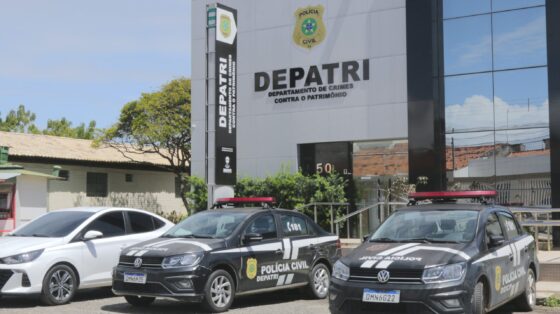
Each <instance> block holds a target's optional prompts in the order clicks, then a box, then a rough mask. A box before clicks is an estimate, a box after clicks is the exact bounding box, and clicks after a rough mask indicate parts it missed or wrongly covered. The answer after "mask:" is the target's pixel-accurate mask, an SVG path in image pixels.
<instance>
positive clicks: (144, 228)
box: [128, 212, 154, 233]
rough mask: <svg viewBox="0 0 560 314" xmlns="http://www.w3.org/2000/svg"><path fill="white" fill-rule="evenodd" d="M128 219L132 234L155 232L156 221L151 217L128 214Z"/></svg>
mask: <svg viewBox="0 0 560 314" xmlns="http://www.w3.org/2000/svg"><path fill="white" fill-rule="evenodd" d="M128 218H129V220H130V227H131V228H132V233H141V232H150V231H153V230H154V221H153V220H152V216H150V215H146V214H142V213H137V212H128Z"/></svg>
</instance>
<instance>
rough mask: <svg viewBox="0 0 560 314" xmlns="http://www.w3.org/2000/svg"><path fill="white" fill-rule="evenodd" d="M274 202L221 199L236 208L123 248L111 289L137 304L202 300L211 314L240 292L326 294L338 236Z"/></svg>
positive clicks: (200, 217)
mask: <svg viewBox="0 0 560 314" xmlns="http://www.w3.org/2000/svg"><path fill="white" fill-rule="evenodd" d="M273 201H274V200H273V199H272V198H229V199H220V200H218V204H219V205H221V206H220V207H223V205H227V204H229V205H231V204H233V205H235V206H234V207H230V208H223V209H212V210H206V211H203V212H199V213H197V214H194V215H192V216H190V217H188V218H187V219H185V220H183V221H182V222H180V223H178V224H177V225H176V226H175V227H174V228H172V229H171V230H169V231H168V232H166V233H165V234H164V235H163V236H161V237H160V238H157V239H154V240H151V241H147V242H143V243H140V244H138V245H134V246H132V247H129V248H126V249H124V250H123V251H122V253H121V256H120V261H119V264H118V266H117V267H116V268H115V269H114V272H113V291H114V292H115V294H117V295H122V296H124V297H125V298H126V300H127V301H128V302H129V303H130V304H132V305H134V306H147V305H149V304H151V303H152V302H153V301H154V299H155V298H156V297H168V298H169V297H170V298H175V299H179V300H185V301H191V302H202V304H203V305H204V306H205V307H206V309H207V310H209V311H210V312H223V311H226V310H228V309H229V307H230V306H231V304H232V302H233V300H234V297H235V296H237V295H243V294H253V293H259V292H266V291H276V290H281V289H289V288H297V287H302V288H306V289H307V291H308V292H309V294H310V295H311V296H312V297H315V298H326V296H327V294H328V287H329V283H330V274H331V270H332V265H333V264H334V263H335V262H336V260H337V259H338V258H339V257H340V241H339V238H338V237H337V236H335V235H333V234H330V233H328V232H326V231H324V230H323V229H321V227H319V226H318V225H317V224H315V223H314V222H313V221H312V220H311V219H310V218H309V217H307V216H305V215H303V214H300V213H297V212H295V211H291V210H283V209H276V208H272V207H271V206H269V205H268V204H270V203H272V202H273ZM241 203H262V204H263V205H264V206H261V207H251V208H244V207H239V206H238V205H239V204H241Z"/></svg>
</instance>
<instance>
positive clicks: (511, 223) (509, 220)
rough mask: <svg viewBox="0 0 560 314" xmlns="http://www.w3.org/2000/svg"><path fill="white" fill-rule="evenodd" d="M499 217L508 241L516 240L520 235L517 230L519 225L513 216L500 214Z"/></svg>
mask: <svg viewBox="0 0 560 314" xmlns="http://www.w3.org/2000/svg"><path fill="white" fill-rule="evenodd" d="M498 217H499V218H500V221H501V222H502V226H504V229H505V231H506V234H507V237H508V239H510V240H511V239H515V238H517V237H518V236H519V235H520V233H519V230H517V224H516V223H515V220H513V217H511V215H509V214H505V213H500V214H499V215H498Z"/></svg>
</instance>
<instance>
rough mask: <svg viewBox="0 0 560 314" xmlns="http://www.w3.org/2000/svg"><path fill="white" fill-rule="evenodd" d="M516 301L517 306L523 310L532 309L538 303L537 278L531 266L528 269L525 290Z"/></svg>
mask: <svg viewBox="0 0 560 314" xmlns="http://www.w3.org/2000/svg"><path fill="white" fill-rule="evenodd" d="M515 301H516V302H515V303H516V305H517V308H518V309H519V310H521V311H532V310H533V309H534V308H535V304H536V303H537V280H536V277H535V272H534V271H533V270H532V269H531V268H529V270H528V271H527V282H526V283H525V290H524V291H523V294H521V295H520V296H519V297H517V299H516V300H515Z"/></svg>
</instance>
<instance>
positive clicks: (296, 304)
mask: <svg viewBox="0 0 560 314" xmlns="http://www.w3.org/2000/svg"><path fill="white" fill-rule="evenodd" d="M0 313H10V314H11V313H17V314H19V313H26V314H27V313H37V314H50V313H52V314H55V313H56V314H59V313H72V314H75V313H139V314H140V313H141V314H151V313H153V314H156V313H157V314H159V313H162V314H168V313H181V314H185V313H204V311H202V309H201V308H200V306H198V305H196V304H190V303H183V302H178V301H173V300H164V299H161V300H160V299H158V300H156V302H155V303H154V304H152V305H151V306H150V307H148V308H145V309H138V308H134V307H132V306H130V305H128V303H126V301H125V300H124V298H122V297H115V296H113V294H112V293H111V291H110V290H109V289H96V290H89V291H84V292H81V293H78V295H76V299H75V300H74V302H72V303H71V304H67V305H63V306H56V307H47V306H43V305H42V304H41V303H40V301H39V300H38V299H37V298H31V297H25V298H23V297H17V298H16V297H3V298H2V299H0ZM228 313H233V314H238V313H244V314H245V313H247V314H262V313H266V314H285V313H290V314H292V313H293V314H298V313H305V314H310V313H312V314H323V313H325V314H326V313H329V311H328V303H327V301H326V300H310V299H307V298H306V297H304V296H302V293H301V292H300V291H299V290H287V291H280V292H275V293H267V294H260V295H253V296H246V297H239V298H238V299H237V300H236V301H235V302H234V303H233V307H232V309H231V310H230V311H229V312H228ZM498 313H516V312H512V311H511V310H509V309H507V308H505V309H501V310H500V311H496V312H493V313H492V314H498ZM532 313H534V314H541V313H560V308H557V309H551V308H544V307H539V309H538V310H537V311H534V312H532Z"/></svg>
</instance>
